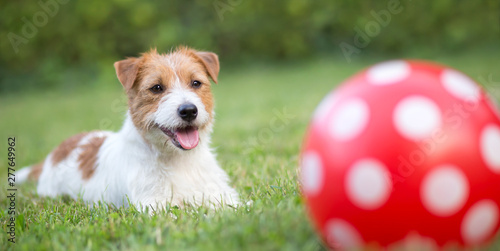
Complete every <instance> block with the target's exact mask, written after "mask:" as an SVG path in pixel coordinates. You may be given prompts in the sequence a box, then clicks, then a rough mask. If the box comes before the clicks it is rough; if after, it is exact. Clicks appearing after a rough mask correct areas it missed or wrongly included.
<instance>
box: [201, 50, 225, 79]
mask: <svg viewBox="0 0 500 251" xmlns="http://www.w3.org/2000/svg"><path fill="white" fill-rule="evenodd" d="M195 54H196V56H198V58H199V59H200V61H201V63H202V64H203V66H205V69H206V70H207V73H208V75H209V76H210V77H211V78H212V80H213V81H214V82H215V83H216V84H217V77H218V76H219V70H220V66H219V57H218V56H217V54H215V53H213V52H205V51H198V52H196V53H195Z"/></svg>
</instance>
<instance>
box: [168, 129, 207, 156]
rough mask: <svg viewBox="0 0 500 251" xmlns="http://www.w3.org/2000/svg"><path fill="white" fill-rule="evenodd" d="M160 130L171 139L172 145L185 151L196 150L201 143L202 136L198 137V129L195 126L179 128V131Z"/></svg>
mask: <svg viewBox="0 0 500 251" xmlns="http://www.w3.org/2000/svg"><path fill="white" fill-rule="evenodd" d="M160 129H161V131H162V132H163V133H165V135H167V136H168V137H170V139H171V140H172V143H173V144H174V145H175V146H177V147H179V148H181V149H183V150H190V149H193V148H195V147H196V146H197V145H198V143H199V141H200V136H199V135H198V128H196V127H193V126H188V127H184V128H177V129H168V128H163V127H160Z"/></svg>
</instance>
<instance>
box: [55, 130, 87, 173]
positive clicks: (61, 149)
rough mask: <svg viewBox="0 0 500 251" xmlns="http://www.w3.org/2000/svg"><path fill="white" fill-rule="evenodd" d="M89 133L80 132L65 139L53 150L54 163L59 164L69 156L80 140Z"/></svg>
mask: <svg viewBox="0 0 500 251" xmlns="http://www.w3.org/2000/svg"><path fill="white" fill-rule="evenodd" d="M87 134H88V133H86V132H84V133H80V134H77V135H73V136H71V137H70V138H68V139H66V140H65V141H63V142H62V143H61V144H60V145H59V146H58V147H57V148H56V149H55V150H54V151H53V152H52V165H54V166H55V165H57V164H58V163H59V162H61V161H63V160H64V159H66V158H67V157H68V155H69V154H70V153H71V152H72V151H73V150H74V149H75V148H76V147H77V146H78V142H80V140H82V138H83V137H85V135H87Z"/></svg>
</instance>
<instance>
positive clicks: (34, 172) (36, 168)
mask: <svg viewBox="0 0 500 251" xmlns="http://www.w3.org/2000/svg"><path fill="white" fill-rule="evenodd" d="M44 162H45V161H42V162H40V163H38V164H35V165H33V166H31V171H30V173H29V174H28V179H30V180H38V178H40V174H42V170H43V163H44Z"/></svg>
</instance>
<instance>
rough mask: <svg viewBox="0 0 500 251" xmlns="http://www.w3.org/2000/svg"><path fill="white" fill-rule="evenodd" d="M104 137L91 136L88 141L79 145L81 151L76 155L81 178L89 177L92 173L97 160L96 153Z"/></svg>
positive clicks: (86, 178)
mask: <svg viewBox="0 0 500 251" xmlns="http://www.w3.org/2000/svg"><path fill="white" fill-rule="evenodd" d="M105 139H106V137H93V138H90V139H89V141H88V142H87V143H86V144H84V145H82V146H81V149H82V152H81V153H80V156H78V161H79V162H80V166H79V168H80V170H81V171H82V178H83V179H84V180H88V179H90V177H92V174H94V169H95V165H96V161H97V153H98V152H99V149H100V148H101V146H102V143H104V140H105Z"/></svg>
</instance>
